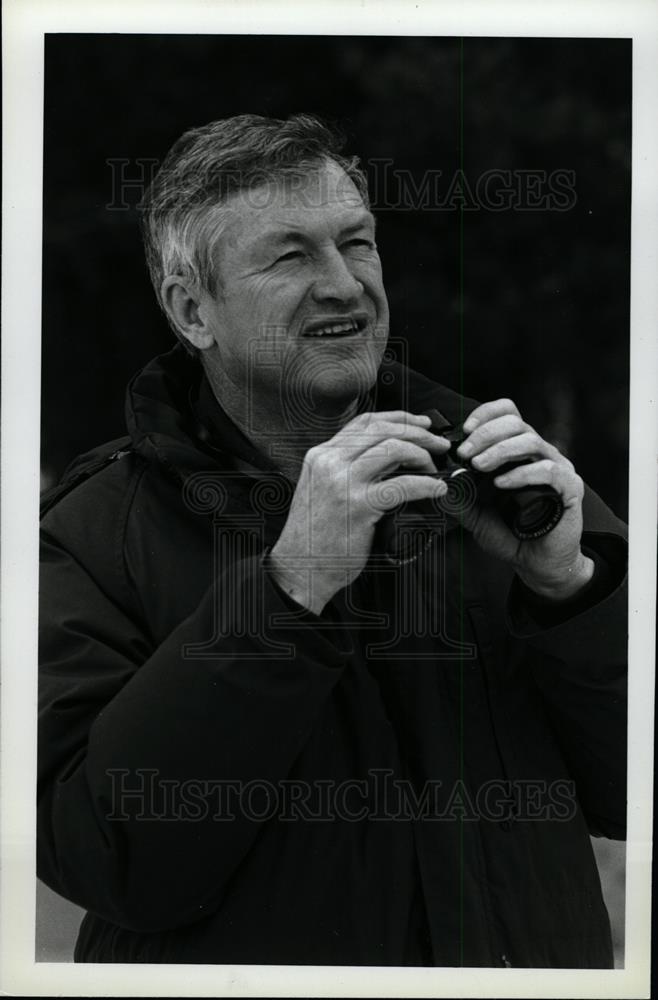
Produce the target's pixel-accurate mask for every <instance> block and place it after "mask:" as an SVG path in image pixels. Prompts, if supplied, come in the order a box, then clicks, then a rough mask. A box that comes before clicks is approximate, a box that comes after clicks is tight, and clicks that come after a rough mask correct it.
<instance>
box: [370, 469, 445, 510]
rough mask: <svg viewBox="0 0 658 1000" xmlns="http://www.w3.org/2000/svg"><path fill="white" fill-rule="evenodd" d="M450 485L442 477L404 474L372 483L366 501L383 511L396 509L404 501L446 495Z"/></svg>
mask: <svg viewBox="0 0 658 1000" xmlns="http://www.w3.org/2000/svg"><path fill="white" fill-rule="evenodd" d="M447 490H448V487H447V486H446V484H445V483H444V481H443V480H442V479H432V478H430V477H429V476H414V475H403V476H396V477H395V479H387V480H386V481H384V482H378V483H370V484H369V486H368V489H367V491H366V502H367V503H368V504H369V505H370V506H371V507H372V509H373V510H374V511H377V512H378V513H382V512H385V511H389V510H395V508H396V507H399V506H400V505H401V504H403V503H413V502H414V501H416V500H431V499H437V500H438V499H439V498H440V497H443V496H445V495H446V493H447Z"/></svg>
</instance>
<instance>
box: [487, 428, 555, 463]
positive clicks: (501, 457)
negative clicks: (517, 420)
mask: <svg viewBox="0 0 658 1000" xmlns="http://www.w3.org/2000/svg"><path fill="white" fill-rule="evenodd" d="M562 457H563V456H562V455H560V452H559V451H558V450H557V448H555V447H554V445H552V444H549V443H548V441H544V440H543V438H540V436H539V435H538V434H537V433H536V432H535V431H527V432H526V433H525V434H517V435H516V436H515V437H510V438H507V439H506V440H504V441H498V443H497V444H493V445H492V446H491V447H490V448H486V449H485V450H484V451H481V452H480V453H479V454H478V455H475V457H474V458H472V459H471V465H472V466H473V468H474V469H479V470H480V471H481V472H491V471H493V470H494V469H497V468H498V467H499V466H501V465H504V464H505V463H506V462H518V461H521V460H523V459H528V458H550V459H552V460H553V461H555V462H557V461H559V460H560V459H561V458H562ZM565 461H566V459H565Z"/></svg>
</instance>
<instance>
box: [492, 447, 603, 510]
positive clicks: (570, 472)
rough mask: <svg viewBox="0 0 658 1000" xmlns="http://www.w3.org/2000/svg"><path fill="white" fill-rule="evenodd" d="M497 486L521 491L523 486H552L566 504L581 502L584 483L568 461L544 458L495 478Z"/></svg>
mask: <svg viewBox="0 0 658 1000" xmlns="http://www.w3.org/2000/svg"><path fill="white" fill-rule="evenodd" d="M494 483H495V485H496V486H498V487H500V489H503V490H514V489H519V488H520V487H522V486H552V487H553V488H554V489H555V490H557V492H558V493H559V494H560V495H561V496H562V499H563V500H564V502H565V504H569V503H573V502H575V501H580V500H581V499H582V497H583V493H584V486H583V481H582V479H581V478H580V476H579V475H578V473H577V472H575V470H574V468H573V466H572V465H571V463H570V462H568V461H566V460H565V461H562V462H560V461H557V462H556V461H553V459H550V458H544V459H542V460H541V461H539V462H531V463H530V464H529V465H520V466H519V467H518V468H516V469H511V470H510V471H509V472H504V473H501V475H500V476H496V477H495V478H494Z"/></svg>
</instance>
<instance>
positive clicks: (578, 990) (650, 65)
mask: <svg viewBox="0 0 658 1000" xmlns="http://www.w3.org/2000/svg"><path fill="white" fill-rule="evenodd" d="M3 27H4V39H3V83H4V88H3V92H4V94H3V110H4V115H3V119H4V126H3V138H4V154H3V167H4V169H3V175H4V191H3V250H4V253H3V259H2V288H3V301H2V320H3V329H4V331H5V333H4V337H3V345H2V390H3V391H2V473H3V474H2V567H1V568H2V682H3V684H2V689H3V690H2V706H1V708H2V730H1V738H2V747H1V749H2V753H1V766H2V771H1V785H0V803H1V816H0V822H1V825H0V831H1V849H2V855H1V866H2V868H1V870H2V898H1V901H0V968H2V970H3V971H2V978H1V979H0V989H2V991H3V992H7V993H13V994H17V995H22V994H26V995H30V994H32V995H35V996H46V995H57V994H65V995H69V996H108V995H109V996H156V995H157V996H252V997H253V996H272V997H274V996H318V997H319V996H352V997H378V996H382V997H384V996H385V997H398V996H400V997H402V996H414V997H480V996H488V997H523V998H527V997H537V998H539V997H583V998H584V997H633V998H637V997H648V996H649V977H650V954H651V948H650V945H651V941H650V927H651V856H652V809H653V794H652V788H653V781H652V777H653V715H654V710H653V704H654V657H655V603H656V600H655V597H656V580H655V565H656V552H655V537H656V533H655V526H656V494H657V490H656V471H655V461H656V455H657V454H658V440H657V437H658V436H657V432H656V427H657V424H658V420H657V414H656V391H657V388H658V351H657V347H656V340H657V338H656V332H657V330H658V322H657V321H658V281H657V280H656V279H657V277H658V273H657V260H658V130H657V129H656V121H657V120H658V107H657V106H656V104H657V102H658V69H657V68H656V67H657V66H658V6H657V5H656V4H655V3H654V2H653V0H570V2H568V3H564V2H560V0H556V2H551V3H550V4H549V3H544V2H542V0H506V2H499V0H497V2H495V3H493V2H492V0H461V2H453V0H449V2H446V0H442V2H433V0H418V2H415V3H413V4H411V3H409V2H405V0H388V2H387V0H361V2H360V3H359V4H353V3H350V2H346V0H334V2H329V0H314V2H313V3H312V4H309V3H308V2H307V3H304V2H300V0H296V2H282V0H269V2H268V0H253V2H249V3H243V4H242V5H241V4H240V2H239V0H206V2H200V0H68V2H56V3H53V2H51V0H5V4H4V17H3ZM50 32H54V33H57V32H72V33H78V32H80V33H91V32H95V33H103V32H123V33H135V34H138V33H146V34H151V33H167V34H181V35H182V34H229V33H230V34H263V33H267V34H272V35H276V34H280V35H303V34H309V35H313V34H315V35H317V34H335V35H349V34H352V35H365V34H369V35H372V34H378V35H400V36H403V35H446V36H460V35H463V36H525V37H530V36H547V37H549V36H553V37H599V38H602V37H619V38H632V41H633V95H634V96H633V147H632V155H633V174H632V240H631V251H632V265H631V383H630V515H629V520H630V567H631V569H630V598H629V600H630V608H629V611H630V614H629V619H630V626H629V627H630V641H629V659H630V668H631V669H630V683H629V694H630V707H629V734H630V735H629V789H628V798H629V802H630V803H632V807H631V808H629V816H628V834H629V836H628V842H627V903H626V952H625V968H624V969H617V970H599V971H591V970H541V971H538V970H531V969H441V968H438V969H389V968H362V967H333V966H332V967H322V968H320V967H311V966H251V965H250V966H228V965H217V966H190V965H184V966H183V965H163V966H156V965H94V964H79V965H76V964H73V963H70V964H69V963H65V964H58V963H44V962H36V961H35V950H34V941H35V879H36V876H35V834H34V831H35V794H34V790H35V784H36V704H37V670H36V664H37V594H38V568H37V560H38V546H37V525H38V501H39V414H40V359H41V247H42V180H43V176H42V172H43V86H44V73H43V53H44V35H45V34H46V33H50Z"/></svg>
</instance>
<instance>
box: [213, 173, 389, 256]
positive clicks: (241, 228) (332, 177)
mask: <svg viewBox="0 0 658 1000" xmlns="http://www.w3.org/2000/svg"><path fill="white" fill-rule="evenodd" d="M221 216H222V226H221V228H222V242H223V243H224V244H225V245H229V246H232V247H234V248H235V247H237V246H238V245H240V246H242V247H246V246H248V245H251V244H253V243H255V242H260V241H262V240H264V239H265V238H271V237H276V236H278V235H280V234H283V233H284V232H293V233H294V232H298V233H299V234H300V235H301V236H304V235H306V236H309V237H312V236H313V235H315V234H318V235H322V234H323V233H325V232H326V231H327V230H329V231H333V230H334V229H340V228H343V227H345V226H350V225H353V224H354V223H356V222H359V221H361V220H363V221H364V222H365V221H370V220H372V216H371V215H370V213H369V212H368V210H367V209H366V207H365V205H364V202H363V199H362V198H361V195H360V194H359V191H358V189H357V188H356V186H355V184H354V182H353V181H352V180H351V179H350V178H349V177H348V175H347V174H346V173H345V171H344V170H343V169H342V168H341V167H339V166H338V164H336V163H331V162H328V163H325V164H321V165H319V166H317V167H309V168H307V169H306V170H305V171H304V172H299V173H293V174H291V175H287V176H284V177H279V178H274V179H272V180H269V181H266V182H265V183H263V184H259V185H258V186H256V187H252V188H249V189H247V190H244V191H240V192H238V193H237V194H235V195H232V196H231V197H230V198H229V199H228V200H227V201H226V202H225V204H224V205H223V206H222V208H221Z"/></svg>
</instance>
